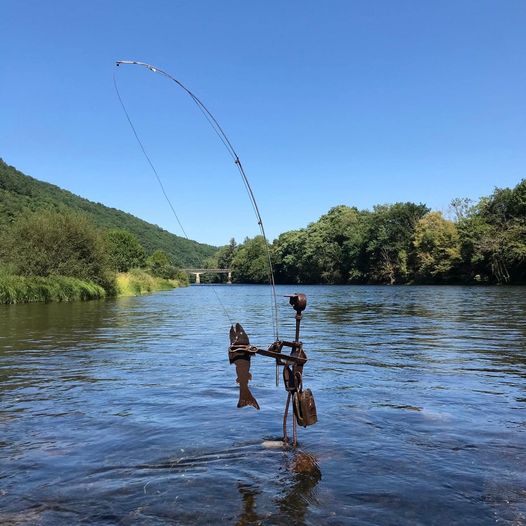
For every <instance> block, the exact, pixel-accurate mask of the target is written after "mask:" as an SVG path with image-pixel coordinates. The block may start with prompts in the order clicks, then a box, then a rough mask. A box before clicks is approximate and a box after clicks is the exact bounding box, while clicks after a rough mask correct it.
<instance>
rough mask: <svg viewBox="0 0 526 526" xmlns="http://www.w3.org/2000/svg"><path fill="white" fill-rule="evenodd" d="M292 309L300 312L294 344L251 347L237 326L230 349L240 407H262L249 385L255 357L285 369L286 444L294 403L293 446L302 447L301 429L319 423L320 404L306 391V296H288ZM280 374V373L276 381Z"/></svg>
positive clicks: (229, 356) (291, 342)
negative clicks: (302, 333) (303, 328)
mask: <svg viewBox="0 0 526 526" xmlns="http://www.w3.org/2000/svg"><path fill="white" fill-rule="evenodd" d="M287 297H288V298H289V303H290V304H291V306H292V308H293V309H294V310H295V311H296V316H295V318H296V333H295V336H294V340H293V341H285V340H276V341H275V342H274V343H272V344H271V345H270V346H269V347H268V349H261V348H259V347H255V346H253V345H250V341H249V338H248V335H247V333H246V332H245V330H244V329H243V327H242V326H241V325H240V324H239V323H236V325H235V326H234V325H232V326H231V327H230V347H229V349H228V358H229V360H230V363H231V364H235V366H236V371H237V383H238V384H239V402H238V404H237V407H245V406H252V407H255V408H256V409H259V404H258V403H257V400H256V399H255V398H254V396H253V395H252V393H251V392H250V389H249V388H248V382H249V380H251V379H252V375H251V374H250V360H251V358H252V357H253V356H254V355H255V354H259V355H261V356H268V357H270V358H273V359H275V360H276V370H277V368H278V367H279V366H282V367H283V382H284V385H285V390H286V391H287V401H286V403H285V413H284V414H283V442H285V443H288V441H289V438H288V435H287V417H288V412H289V406H290V402H291V401H292V410H293V420H292V445H293V447H296V445H297V443H298V437H297V425H300V426H303V427H307V426H311V425H313V424H315V423H316V422H317V421H318V417H317V414H316V404H315V403H314V396H313V395H312V392H311V390H310V389H305V390H304V389H303V366H304V365H305V364H306V363H307V354H306V353H305V351H304V350H303V343H302V342H301V340H300V323H301V319H302V317H303V315H302V313H303V311H304V310H305V308H306V307H307V296H305V294H291V295H289V296H287ZM284 347H289V348H290V349H291V352H290V354H285V353H283V352H282V351H283V348H284ZM277 379H278V373H277V371H276V380H277Z"/></svg>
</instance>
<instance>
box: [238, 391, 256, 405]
mask: <svg viewBox="0 0 526 526" xmlns="http://www.w3.org/2000/svg"><path fill="white" fill-rule="evenodd" d="M248 405H251V406H252V407H255V408H256V409H257V410H259V404H258V401H257V400H256V399H255V398H254V395H253V394H252V393H251V392H250V389H248V388H247V389H243V390H242V391H241V390H240V392H239V402H238V403H237V407H246V406H248Z"/></svg>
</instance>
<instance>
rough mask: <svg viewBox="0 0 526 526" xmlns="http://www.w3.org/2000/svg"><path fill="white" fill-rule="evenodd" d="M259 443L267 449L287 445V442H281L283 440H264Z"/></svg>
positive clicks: (281, 447)
mask: <svg viewBox="0 0 526 526" xmlns="http://www.w3.org/2000/svg"><path fill="white" fill-rule="evenodd" d="M261 445H262V446H263V447H266V448H268V449H283V448H286V447H288V444H286V443H285V442H283V440H264V441H263V442H262V443H261Z"/></svg>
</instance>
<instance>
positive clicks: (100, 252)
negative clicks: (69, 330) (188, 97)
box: [0, 210, 188, 303]
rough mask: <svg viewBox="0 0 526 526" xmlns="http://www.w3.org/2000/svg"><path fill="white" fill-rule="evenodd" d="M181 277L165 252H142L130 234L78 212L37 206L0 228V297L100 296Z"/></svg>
mask: <svg viewBox="0 0 526 526" xmlns="http://www.w3.org/2000/svg"><path fill="white" fill-rule="evenodd" d="M187 283H188V278H187V277H186V275H185V274H184V273H183V272H182V271H180V270H179V269H178V268H177V267H176V266H175V265H174V264H173V262H172V260H171V258H170V257H169V256H168V254H166V253H165V252H163V251H161V250H156V251H155V252H154V253H153V254H152V255H150V256H149V257H147V254H146V251H145V249H144V248H143V247H142V245H141V244H140V243H139V241H138V240H137V238H136V237H135V236H134V235H133V234H131V233H130V232H127V231H126V230H123V229H112V230H107V231H104V230H102V229H99V228H97V227H96V226H95V225H94V224H93V223H92V222H91V221H90V219H89V218H88V217H87V216H86V215H85V214H82V213H78V212H71V211H51V210H39V211H36V212H33V213H30V214H28V215H26V216H23V217H19V218H18V219H17V220H16V221H14V222H12V223H11V224H10V225H9V226H7V227H6V228H4V229H3V230H2V232H1V233H0V303H27V302H37V301H44V302H49V301H75V300H90V299H100V298H104V297H111V296H116V295H119V294H125V295H137V294H143V293H146V292H153V291H156V290H167V289H171V288H174V287H177V286H180V285H186V284H187Z"/></svg>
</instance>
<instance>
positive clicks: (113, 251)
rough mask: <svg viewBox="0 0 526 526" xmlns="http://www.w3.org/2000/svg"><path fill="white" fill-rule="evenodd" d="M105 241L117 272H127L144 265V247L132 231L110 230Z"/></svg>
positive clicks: (112, 267) (113, 268) (112, 265)
mask: <svg viewBox="0 0 526 526" xmlns="http://www.w3.org/2000/svg"><path fill="white" fill-rule="evenodd" d="M105 242H106V250H107V252H108V259H109V263H110V266H111V269H112V270H114V271H115V272H127V271H128V270H130V269H131V268H139V267H143V266H144V263H145V253H144V248H143V247H142V245H141V244H140V243H139V241H138V239H137V238H136V237H135V236H134V235H133V234H131V233H130V232H128V231H126V230H122V229H115V230H108V231H107V232H106V234H105Z"/></svg>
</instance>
